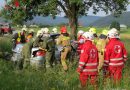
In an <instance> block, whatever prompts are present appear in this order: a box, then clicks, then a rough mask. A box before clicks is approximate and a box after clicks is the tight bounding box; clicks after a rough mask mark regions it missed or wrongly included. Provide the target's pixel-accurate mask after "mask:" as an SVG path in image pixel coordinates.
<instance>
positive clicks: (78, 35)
mask: <svg viewBox="0 0 130 90" xmlns="http://www.w3.org/2000/svg"><path fill="white" fill-rule="evenodd" d="M83 33H84V31H83V30H79V31H78V33H77V38H78V40H77V43H78V47H77V52H78V55H79V56H80V54H81V49H82V46H83V43H84V39H83V37H82V35H83Z"/></svg>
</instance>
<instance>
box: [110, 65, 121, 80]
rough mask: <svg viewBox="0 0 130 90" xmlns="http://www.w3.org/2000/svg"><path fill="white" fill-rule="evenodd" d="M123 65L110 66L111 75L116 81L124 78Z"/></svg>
mask: <svg viewBox="0 0 130 90" xmlns="http://www.w3.org/2000/svg"><path fill="white" fill-rule="evenodd" d="M122 70H123V67H109V73H110V77H111V78H112V79H113V80H114V82H115V81H120V80H121V78H122Z"/></svg>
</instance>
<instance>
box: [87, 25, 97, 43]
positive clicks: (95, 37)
mask: <svg viewBox="0 0 130 90" xmlns="http://www.w3.org/2000/svg"><path fill="white" fill-rule="evenodd" d="M89 32H91V33H93V36H94V40H93V43H94V44H95V45H96V43H97V40H98V36H97V30H96V28H90V29H89Z"/></svg>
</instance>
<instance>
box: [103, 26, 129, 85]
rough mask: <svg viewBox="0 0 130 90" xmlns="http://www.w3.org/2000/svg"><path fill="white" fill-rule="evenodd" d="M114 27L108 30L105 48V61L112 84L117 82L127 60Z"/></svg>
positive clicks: (125, 52) (123, 47)
mask: <svg viewBox="0 0 130 90" xmlns="http://www.w3.org/2000/svg"><path fill="white" fill-rule="evenodd" d="M116 31H117V30H116V29H115V28H112V29H111V30H110V31H109V32H108V38H109V42H108V44H107V46H106V48H105V58H104V60H105V62H104V65H105V66H108V72H109V74H110V77H111V79H112V80H113V81H114V84H118V83H119V82H120V80H121V78H122V70H123V68H124V64H125V62H126V60H127V51H126V49H125V46H124V44H123V42H121V41H120V40H119V39H118V38H119V34H118V33H117V32H116Z"/></svg>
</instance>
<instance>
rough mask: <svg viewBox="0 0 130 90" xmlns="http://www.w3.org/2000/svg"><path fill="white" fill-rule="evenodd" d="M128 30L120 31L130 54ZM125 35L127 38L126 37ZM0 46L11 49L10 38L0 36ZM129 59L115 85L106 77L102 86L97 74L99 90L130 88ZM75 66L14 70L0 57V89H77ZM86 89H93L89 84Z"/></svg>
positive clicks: (100, 77) (101, 77)
mask: <svg viewBox="0 0 130 90" xmlns="http://www.w3.org/2000/svg"><path fill="white" fill-rule="evenodd" d="M128 32H129V31H125V32H122V33H121V35H122V37H121V39H122V41H123V42H124V43H125V46H126V49H127V51H128V54H129V56H130V48H129V45H130V37H129V36H130V34H128ZM126 37H127V38H126ZM0 39H1V40H0V48H2V50H3V51H11V40H10V39H9V37H5V38H0ZM129 66H130V59H128V61H127V62H126V65H125V68H124V70H123V78H122V81H121V84H120V85H118V86H117V87H115V86H113V84H112V82H111V81H110V80H109V79H107V82H106V85H105V86H103V76H102V72H100V74H99V79H98V86H99V90H130V68H129ZM76 68H77V66H71V65H70V68H69V71H68V72H67V73H65V72H63V70H62V67H61V66H60V65H58V66H56V67H54V68H47V71H46V72H44V70H39V71H35V70H32V69H28V70H21V71H20V70H15V69H14V68H13V64H12V63H11V62H7V61H4V60H3V59H0V90H79V85H80V82H79V79H78V78H79V76H78V74H77V73H76ZM88 90H93V88H92V86H91V85H89V87H88Z"/></svg>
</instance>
